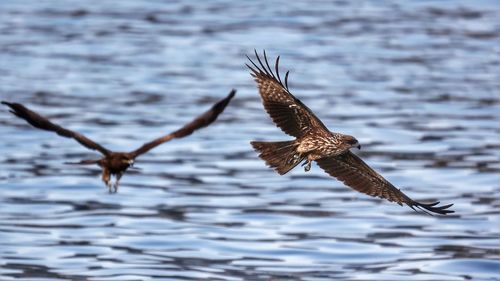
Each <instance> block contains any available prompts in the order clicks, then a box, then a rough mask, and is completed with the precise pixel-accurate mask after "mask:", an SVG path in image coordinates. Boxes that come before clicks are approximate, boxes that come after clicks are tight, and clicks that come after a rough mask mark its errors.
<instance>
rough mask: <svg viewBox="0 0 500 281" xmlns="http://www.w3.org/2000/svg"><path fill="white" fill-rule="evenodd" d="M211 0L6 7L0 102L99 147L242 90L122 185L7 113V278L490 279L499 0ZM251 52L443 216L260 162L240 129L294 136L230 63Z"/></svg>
mask: <svg viewBox="0 0 500 281" xmlns="http://www.w3.org/2000/svg"><path fill="white" fill-rule="evenodd" d="M163 2H168V3H163ZM206 2H207V3H205V2H188V1H131V0H128V1H92V2H88V1H78V2H77V1H57V2H54V1H38V0H37V1H34V0H27V1H13V0H12V1H2V2H1V3H0V31H1V34H2V35H1V37H0V97H1V99H2V100H9V101H17V102H22V103H25V104H27V105H29V106H31V107H32V108H34V109H36V110H39V111H40V112H43V113H44V114H45V115H48V116H50V117H51V118H53V120H55V121H57V122H59V123H61V124H63V125H65V126H68V127H70V128H72V129H75V130H77V131H80V132H82V133H84V134H87V135H88V136H89V137H91V138H93V139H95V140H98V141H99V142H101V143H102V144H103V145H105V146H108V147H110V148H112V149H115V150H129V149H132V148H135V147H137V146H139V145H140V144H142V142H143V141H146V140H149V139H152V138H154V137H156V136H158V135H159V134H163V133H166V132H169V131H171V130H173V129H175V128H177V127H178V126H180V125H181V124H183V123H184V122H186V121H188V120H190V119H191V118H192V117H193V116H195V115H197V114H198V113H199V112H201V111H202V110H205V109H206V108H208V107H209V106H210V104H211V103H213V102H214V101H215V100H217V99H219V98H222V97H223V96H225V95H226V94H227V93H228V92H229V90H230V89H231V88H237V89H238V94H237V96H236V99H235V100H234V101H233V102H232V104H230V106H229V107H228V108H227V110H226V112H224V113H223V115H221V117H220V119H219V120H218V121H217V122H216V123H215V124H214V125H213V126H211V127H209V128H207V129H204V130H202V131H199V132H197V133H195V134H194V135H192V136H190V137H189V138H186V139H182V140H176V141H172V142H171V143H168V144H166V145H163V146H161V147H159V148H157V149H156V150H153V151H152V152H151V153H149V154H147V155H144V156H143V157H142V158H139V159H138V163H137V165H138V166H139V167H140V168H141V169H142V170H140V171H130V172H128V173H127V174H126V175H125V176H124V178H123V179H122V186H121V189H120V191H119V193H118V194H116V195H110V194H108V193H107V190H106V188H104V186H103V184H102V183H101V181H100V179H99V170H98V168H97V167H83V168H82V167H73V166H66V165H64V164H63V162H65V161H78V160H80V159H82V158H87V157H93V156H95V155H96V154H94V153H93V152H91V151H88V150H86V149H85V148H83V147H80V146H79V145H78V144H77V143H75V142H74V141H72V140H67V139H62V138H59V137H57V136H55V135H54V134H50V133H47V132H43V131H39V130H35V129H32V128H31V127H29V126H27V125H26V124H25V123H24V122H23V121H22V120H19V119H16V118H14V117H13V116H12V115H10V114H9V113H8V112H7V110H6V108H2V110H1V111H0V134H1V135H2V136H3V137H2V141H1V142H0V151H1V154H0V183H1V185H0V186H1V192H0V280H14V279H15V280H207V279H208V280H311V281H312V280H315V281H316V280H334V279H337V280H500V219H499V214H500V199H499V195H498V194H499V192H500V173H499V172H500V126H499V124H500V20H499V17H498V15H499V13H500V5H499V4H498V2H496V1H437V0H435V1H434V0H433V1H407V2H406V3H405V4H404V5H402V4H401V3H402V2H399V1H363V2H359V1H352V2H351V1H333V2H332V1H329V2H326V1H321V2H320V1H314V2H309V1H294V2H291V1H273V2H269V1H251V2H248V1H245V2H243V1H241V2H237V1H227V0H220V1H206ZM354 2H356V4H355V3H354ZM254 48H256V49H259V50H262V49H266V50H267V51H268V54H269V55H270V56H273V57H274V56H276V55H281V56H282V58H281V65H282V67H283V70H286V69H290V70H291V76H290V86H291V89H292V92H294V93H295V94H296V95H297V96H299V97H300V98H302V100H303V101H304V102H305V103H306V104H307V105H308V106H309V107H310V108H312V109H313V110H314V111H315V112H316V113H317V114H318V115H319V117H320V118H322V119H323V121H324V122H325V124H327V125H328V126H329V127H330V129H332V130H334V131H340V132H344V133H347V134H352V135H355V136H356V137H357V138H358V139H359V140H360V142H361V143H362V145H363V150H362V151H360V152H359V154H360V155H361V156H362V157H363V158H364V159H365V160H367V162H368V163H370V164H371V165H373V166H374V167H375V168H376V169H377V170H379V171H381V172H382V174H383V175H384V176H386V177H387V178H388V179H390V180H391V181H392V182H393V183H395V184H396V185H397V186H399V187H401V188H403V189H404V191H405V192H407V193H408V194H409V195H410V196H412V197H413V198H415V199H418V200H423V201H427V200H428V201H432V200H436V199H438V200H441V201H442V202H443V203H454V204H455V205H454V207H453V208H454V210H455V211H456V214H455V215H453V216H448V217H431V216H425V215H421V214H416V213H414V212H413V211H412V210H411V209H409V208H407V207H405V208H403V207H400V206H398V205H395V204H391V203H388V202H385V201H381V200H378V199H375V198H371V197H368V196H365V195H363V194H359V193H356V192H354V191H352V190H350V189H348V188H346V187H344V186H343V185H342V184H341V183H340V182H338V181H336V180H334V179H332V178H330V177H328V176H327V175H326V174H325V173H324V172H323V171H321V170H320V169H319V167H317V166H316V165H313V167H312V170H311V171H310V172H309V173H304V172H303V170H302V169H295V170H294V171H292V172H291V173H290V174H289V175H286V176H279V175H278V174H276V173H275V172H274V171H272V170H270V169H268V168H266V167H265V165H264V163H263V162H262V161H261V160H260V159H258V158H257V155H256V153H255V152H253V151H252V149H251V147H250V145H249V144H248V142H249V141H250V140H252V139H259V140H284V139H287V138H288V137H287V136H285V135H284V134H283V133H281V132H280V131H279V129H277V128H275V127H274V125H273V124H272V122H271V121H270V119H269V117H268V116H267V115H266V114H265V112H264V111H263V109H262V105H261V103H260V99H259V96H258V94H257V91H256V87H255V84H254V82H253V81H252V80H251V78H250V75H249V73H248V70H247V69H245V67H244V63H245V60H246V59H245V57H244V55H245V54H251V53H252V52H253V49H254Z"/></svg>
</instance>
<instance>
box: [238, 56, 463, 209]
mask: <svg viewBox="0 0 500 281" xmlns="http://www.w3.org/2000/svg"><path fill="white" fill-rule="evenodd" d="M255 56H256V59H257V60H256V61H253V60H252V59H251V58H250V57H248V56H247V58H248V60H249V61H250V63H251V65H249V64H246V65H247V67H248V68H249V69H250V71H251V73H250V74H251V75H252V76H253V78H254V79H255V81H256V82H257V86H258V89H259V94H260V96H261V98H262V102H263V104H264V108H265V110H266V111H267V113H268V114H269V115H270V117H271V119H272V120H273V121H274V123H276V125H277V126H278V127H279V128H280V129H281V130H282V131H283V132H284V133H286V134H288V135H290V136H292V137H294V138H295V139H294V140H291V141H279V142H261V141H252V142H251V144H252V146H253V148H254V149H255V150H256V151H257V152H259V153H260V155H259V157H260V158H262V159H263V160H264V161H265V162H266V164H267V165H268V166H269V167H271V168H274V169H275V170H276V171H277V172H278V173H279V174H280V175H284V174H286V173H287V172H288V171H290V170H291V169H293V168H294V167H295V166H297V165H298V164H299V163H301V162H303V164H302V166H305V168H304V170H305V171H306V172H307V171H309V170H310V168H311V162H312V161H316V163H317V164H318V165H319V167H320V168H322V169H323V170H325V172H326V173H328V174H329V175H330V176H333V177H335V178H337V179H338V180H340V181H342V182H343V183H344V184H345V185H347V186H349V187H351V188H353V189H355V190H357V191H359V192H362V193H365V194H368V195H370V196H374V197H380V198H383V199H387V200H389V201H391V202H396V203H398V204H399V205H403V204H406V205H408V206H409V207H410V208H412V209H413V210H415V211H416V210H417V209H420V210H422V211H423V212H426V213H429V212H430V213H437V214H442V215H446V214H448V213H453V212H454V211H452V210H448V208H450V207H451V206H452V205H453V204H449V205H444V206H438V204H439V202H434V203H429V204H424V203H420V202H417V201H414V200H413V199H411V198H410V197H408V196H407V195H406V194H404V193H403V192H402V191H401V190H400V189H398V188H396V187H395V186H394V185H392V184H391V183H390V182H389V181H387V180H386V179H385V178H383V177H382V176H381V175H380V174H378V173H377V172H375V171H374V170H373V169H372V168H370V166H368V165H367V164H366V163H365V162H364V161H363V160H361V158H359V157H358V156H356V154H354V153H352V152H351V151H350V149H351V148H358V149H361V145H360V144H359V142H358V140H356V138H355V137H353V136H350V135H344V134H341V133H334V132H330V131H329V130H328V129H327V128H326V126H325V125H324V124H323V123H322V122H321V120H319V119H318V117H316V115H314V113H313V112H312V111H311V110H310V109H309V108H308V107H307V106H305V105H304V104H303V103H302V102H301V101H300V100H299V99H297V98H296V97H295V96H293V95H292V93H291V92H290V89H289V88H288V74H289V71H287V72H286V74H285V77H284V79H283V80H282V79H281V77H280V73H279V69H278V68H279V59H280V57H279V56H278V57H277V58H276V62H275V64H274V72H273V69H272V68H271V66H270V65H269V61H268V60H267V56H266V52H265V51H264V58H263V60H262V59H261V58H260V57H259V55H258V54H257V51H255Z"/></svg>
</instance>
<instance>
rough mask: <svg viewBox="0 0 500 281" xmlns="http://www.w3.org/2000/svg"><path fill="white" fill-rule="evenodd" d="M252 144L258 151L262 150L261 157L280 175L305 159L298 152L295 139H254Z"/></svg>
mask: <svg viewBox="0 0 500 281" xmlns="http://www.w3.org/2000/svg"><path fill="white" fill-rule="evenodd" d="M250 144H252V146H253V148H254V149H255V150H256V151H258V152H260V154H259V157H260V158H262V159H263V160H264V161H266V164H267V165H268V166H269V167H271V168H273V169H275V170H276V171H277V172H278V173H279V174H280V175H284V174H286V173H288V171H290V170H291V169H293V168H294V167H295V166H297V165H298V164H299V163H300V162H302V161H303V160H304V159H305V157H301V156H300V154H299V153H298V152H297V146H298V144H297V143H296V142H295V141H278V142H260V141H252V142H250Z"/></svg>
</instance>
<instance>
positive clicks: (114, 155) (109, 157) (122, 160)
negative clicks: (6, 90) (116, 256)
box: [2, 89, 236, 193]
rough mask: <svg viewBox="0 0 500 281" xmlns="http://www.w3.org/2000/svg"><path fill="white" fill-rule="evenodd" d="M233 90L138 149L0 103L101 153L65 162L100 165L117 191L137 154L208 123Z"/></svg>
mask: <svg viewBox="0 0 500 281" xmlns="http://www.w3.org/2000/svg"><path fill="white" fill-rule="evenodd" d="M235 93H236V90H234V89H233V90H232V91H231V92H230V93H229V95H228V96H227V97H226V98H224V99H222V100H220V101H219V102H217V103H216V104H214V105H213V106H212V108H210V109H209V110H208V111H206V112H205V113H203V114H201V115H200V116H198V117H197V118H195V119H194V120H193V121H191V122H189V123H188V124H186V125H184V126H183V127H182V128H180V129H178V130H176V131H174V132H172V133H170V134H168V135H165V136H162V137H159V138H156V139H154V140H152V141H150V142H147V143H145V144H143V145H142V146H141V147H139V148H138V149H136V150H133V151H130V152H115V151H111V150H109V149H107V148H105V147H104V146H102V145H100V144H98V143H96V142H94V141H93V140H91V139H89V138H87V137H86V136H84V135H82V134H80V133H77V132H75V131H71V130H69V129H66V128H63V127H61V126H59V125H57V124H54V123H52V122H51V121H50V120H49V119H47V118H45V117H43V116H41V115H40V114H38V113H36V112H34V111H32V110H30V109H28V108H26V107H25V106H24V105H22V104H19V103H9V102H6V101H2V104H5V105H7V106H8V107H10V109H11V110H10V112H11V113H12V114H14V115H16V116H17V117H19V118H22V119H24V120H26V122H28V123H29V124H31V125H32V126H33V127H35V128H38V129H42V130H46V131H52V132H55V133H57V134H58V135H60V136H63V137H67V138H73V139H75V140H76V141H77V142H79V143H80V144H81V145H83V146H85V147H86V148H89V149H91V150H97V151H99V152H100V153H102V154H103V157H102V158H100V159H93V160H82V161H80V162H76V163H67V164H81V165H92V164H97V165H98V166H100V167H101V169H102V181H103V182H104V184H106V186H107V187H108V189H109V192H110V193H116V192H117V191H118V183H119V181H120V178H121V177H122V175H123V173H125V171H126V170H127V169H128V168H129V167H132V166H133V165H134V162H135V159H136V158H137V157H138V156H140V155H142V154H144V153H146V152H148V151H149V150H151V149H153V148H155V147H156V146H158V145H160V144H162V143H164V142H167V141H170V140H172V139H175V138H183V137H186V136H188V135H190V134H192V133H193V132H194V131H195V130H198V129H200V128H203V127H206V126H208V125H210V124H211V123H212V122H214V121H215V119H217V116H219V114H220V113H222V111H224V109H225V108H226V106H227V105H228V103H229V101H230V100H231V99H232V98H233V96H234V95H235ZM112 175H113V176H115V177H116V181H115V183H114V184H112V183H111V176H112Z"/></svg>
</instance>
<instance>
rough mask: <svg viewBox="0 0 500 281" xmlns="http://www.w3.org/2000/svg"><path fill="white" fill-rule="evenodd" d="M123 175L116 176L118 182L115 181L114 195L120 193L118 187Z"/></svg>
mask: <svg viewBox="0 0 500 281" xmlns="http://www.w3.org/2000/svg"><path fill="white" fill-rule="evenodd" d="M122 175H123V174H122V173H118V174H116V181H115V186H114V193H117V192H118V185H119V183H120V179H121V178H122Z"/></svg>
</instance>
